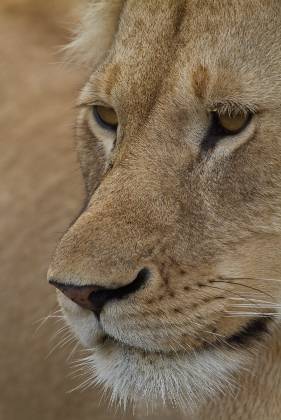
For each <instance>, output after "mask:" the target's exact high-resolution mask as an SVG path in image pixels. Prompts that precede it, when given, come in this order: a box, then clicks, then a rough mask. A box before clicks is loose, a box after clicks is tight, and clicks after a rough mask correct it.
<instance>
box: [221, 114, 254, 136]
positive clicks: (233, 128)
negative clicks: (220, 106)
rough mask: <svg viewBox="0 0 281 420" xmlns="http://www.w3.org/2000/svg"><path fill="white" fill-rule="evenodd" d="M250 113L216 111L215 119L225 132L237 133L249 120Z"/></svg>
mask: <svg viewBox="0 0 281 420" xmlns="http://www.w3.org/2000/svg"><path fill="white" fill-rule="evenodd" d="M250 117H251V114H244V113H243V114H242V113H240V114H236V115H227V114H225V115H219V114H217V113H216V121H217V123H218V124H219V126H220V128H221V129H223V130H224V131H225V134H238V133H239V132H240V131H242V130H243V129H244V128H245V127H246V125H247V124H248V122H249V121H250Z"/></svg>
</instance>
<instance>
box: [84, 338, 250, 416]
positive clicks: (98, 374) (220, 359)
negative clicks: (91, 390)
mask: <svg viewBox="0 0 281 420" xmlns="http://www.w3.org/2000/svg"><path fill="white" fill-rule="evenodd" d="M244 361H245V360H244V357H243V355H242V354H241V355H240V356H239V355H238V354H237V352H235V354H234V352H233V351H231V349H229V350H226V349H215V348H214V349H212V350H211V349H202V350H200V351H198V352H196V351H195V350H194V351H192V350H191V351H190V353H187V352H182V353H181V352H170V353H161V352H150V351H146V350H145V349H139V348H135V347H131V346H129V345H127V344H124V343H121V342H118V341H117V340H115V339H112V338H111V337H105V338H104V340H103V343H100V344H98V345H97V346H95V348H94V349H93V350H92V352H91V354H90V356H88V357H86V358H85V359H83V361H82V363H83V364H84V367H85V370H86V372H87V374H88V375H89V380H90V381H91V380H92V383H93V384H94V383H97V384H101V385H103V386H104V387H105V388H106V389H107V390H108V391H109V392H110V394H111V400H112V401H118V402H121V403H123V405H124V407H126V405H127V403H131V404H133V405H135V404H136V403H140V402H141V403H142V404H144V405H146V407H147V409H149V410H150V409H153V408H154V407H155V406H157V405H159V404H160V405H162V406H163V405H168V406H175V407H177V408H182V409H184V410H186V409H188V410H191V411H193V410H194V409H196V408H197V406H198V405H199V403H200V405H202V402H204V401H207V400H208V399H209V398H212V397H214V395H216V394H218V393H224V392H227V393H229V392H232V391H233V389H234V388H235V381H234V374H235V372H237V371H238V370H239V369H241V367H242V366H243V363H244Z"/></svg>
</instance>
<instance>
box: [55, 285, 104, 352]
mask: <svg viewBox="0 0 281 420" xmlns="http://www.w3.org/2000/svg"><path fill="white" fill-rule="evenodd" d="M58 301H59V304H60V306H61V308H62V310H63V314H64V318H65V321H66V323H67V325H68V326H69V328H70V330H71V331H72V333H73V334H74V335H75V337H76V338H77V339H78V340H80V342H81V343H82V345H83V346H85V347H92V346H95V345H97V344H99V342H100V340H101V339H102V338H103V333H102V331H101V329H100V327H99V324H98V321H97V319H96V317H95V315H94V314H93V313H92V312H89V311H87V310H84V309H82V308H80V307H79V306H77V305H76V304H75V303H73V302H72V301H71V300H69V299H67V298H66V297H65V296H64V295H63V294H62V293H60V292H59V293H58Z"/></svg>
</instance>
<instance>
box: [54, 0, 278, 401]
mask: <svg viewBox="0 0 281 420" xmlns="http://www.w3.org/2000/svg"><path fill="white" fill-rule="evenodd" d="M96 42H99V41H96ZM280 42H281V5H280V2H279V1H278V0H276V1H274V0H272V1H268V2H265V1H262V0H256V1H240V0H239V1H235V2H233V4H231V5H230V3H229V2H228V1H226V0H225V1H224V0H217V1H215V0H210V1H204V2H201V1H195V2H193V1H177V2H175V1H168V0H167V1H164V2H163V1H149V2H136V1H131V0H129V1H127V2H126V4H125V6H124V7H123V10H122V12H121V16H120V23H119V29H118V32H117V35H116V37H115V40H114V43H113V45H112V47H111V49H110V51H109V52H108V54H107V55H106V57H105V59H103V61H102V62H101V63H100V64H99V66H98V67H97V68H96V69H95V71H94V73H93V74H92V75H91V77H90V79H89V81H88V82H87V84H86V86H85V87H84V89H83V91H82V94H81V97H80V108H81V110H80V113H79V118H78V128H77V137H78V152H79V156H80V161H81V167H82V171H83V175H84V177H85V183H86V186H87V192H88V201H87V206H86V208H85V210H84V211H83V212H82V214H81V215H80V217H79V218H78V219H77V220H76V221H75V223H74V224H73V225H72V226H71V227H70V228H69V230H68V231H67V233H66V234H65V235H64V237H63V238H62V240H61V243H60V244H59V246H58V249H57V251H56V255H55V257H54V261H53V263H52V266H51V268H50V271H49V278H50V279H52V280H53V281H56V282H58V283H60V284H65V285H68V286H69V287H70V286H71V287H72V286H81V290H82V286H87V287H88V289H87V288H84V289H83V290H84V291H85V290H94V292H93V293H92V294H90V292H89V294H88V295H86V297H85V296H84V299H86V300H87V299H88V300H89V302H90V301H92V300H93V301H94V300H95V297H93V295H95V293H96V291H95V290H97V293H100V289H91V287H92V286H94V287H96V286H98V288H100V287H102V288H105V290H106V293H107V291H108V290H110V294H109V295H110V298H107V299H106V300H104V301H103V305H102V307H101V306H100V307H99V311H98V316H97V311H94V312H93V311H92V310H91V305H90V306H88V307H87V305H86V306H85V305H84V304H83V302H82V301H81V300H80V301H77V299H76V297H77V296H76V295H75V298H74V301H75V302H76V303H75V302H72V301H71V300H70V299H68V298H67V297H65V295H64V294H62V293H59V300H60V303H61V305H62V307H63V310H64V313H65V317H66V320H67V322H68V323H69V325H70V326H71V328H72V330H73V332H74V333H75V334H76V335H77V336H78V337H79V338H80V339H81V341H82V342H83V343H84V344H85V345H86V346H87V347H88V348H90V349H93V354H92V356H91V357H90V358H88V363H89V369H92V368H95V375H97V376H98V379H99V380H100V381H101V382H103V383H105V385H106V386H108V387H111V388H112V389H113V394H114V395H119V396H120V397H121V398H124V399H126V398H127V397H132V398H137V399H139V398H142V397H143V398H146V399H147V400H148V399H154V398H156V397H160V398H163V399H165V398H167V399H170V400H172V401H177V402H181V400H182V399H189V397H190V399H192V398H195V396H197V395H199V396H200V397H201V394H202V393H201V391H202V392H203V393H205V394H206V393H207V392H208V391H210V390H213V389H219V388H220V387H221V386H222V381H223V380H224V379H225V377H228V374H229V373H231V372H232V371H234V370H236V369H237V368H238V367H239V366H240V364H241V363H243V361H244V360H245V357H246V354H247V350H248V349H249V348H250V347H251V345H252V344H253V343H254V342H255V339H256V337H257V335H258V334H259V335H260V334H262V333H264V332H265V330H266V329H267V328H270V327H269V323H271V324H272V323H274V322H277V321H276V317H275V314H276V311H277V309H276V308H277V304H278V303H280V301H281V283H280V282H278V281H275V280H277V279H279V277H280V273H281V246H280V245H281V240H280V226H281V223H280V204H281V167H280V166H281V164H280V156H281V136H280V133H281V107H280V105H281V78H280V62H281V61H280V60H281V53H280V45H281V44H280ZM105 108H107V109H105ZM137 282H138V283H137ZM121 287H122V288H123V289H120V288H121ZM124 287H125V289H124ZM126 287H127V288H126ZM75 290H76V292H77V293H78V290H80V289H79V288H76V289H75ZM102 290H104V289H102ZM120 290H121V291H122V290H123V291H124V290H125V292H124V293H123V292H122V293H121V294H120V293H119V291H120ZM126 291H127V292H126ZM76 292H75V293H76ZM66 294H67V293H66ZM121 295H122V296H121ZM81 302H82V303H81ZM77 303H81V305H80V304H79V305H77ZM272 319H273V320H272ZM274 320H275V321H274ZM93 376H94V374H93Z"/></svg>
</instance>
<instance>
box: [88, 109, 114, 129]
mask: <svg viewBox="0 0 281 420" xmlns="http://www.w3.org/2000/svg"><path fill="white" fill-rule="evenodd" d="M93 114H94V117H95V120H96V121H97V123H98V124H99V125H100V126H101V127H103V128H105V129H108V130H114V131H116V130H117V127H118V117H117V114H116V112H115V111H114V109H113V108H108V107H106V106H102V105H95V106H94V107H93Z"/></svg>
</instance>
